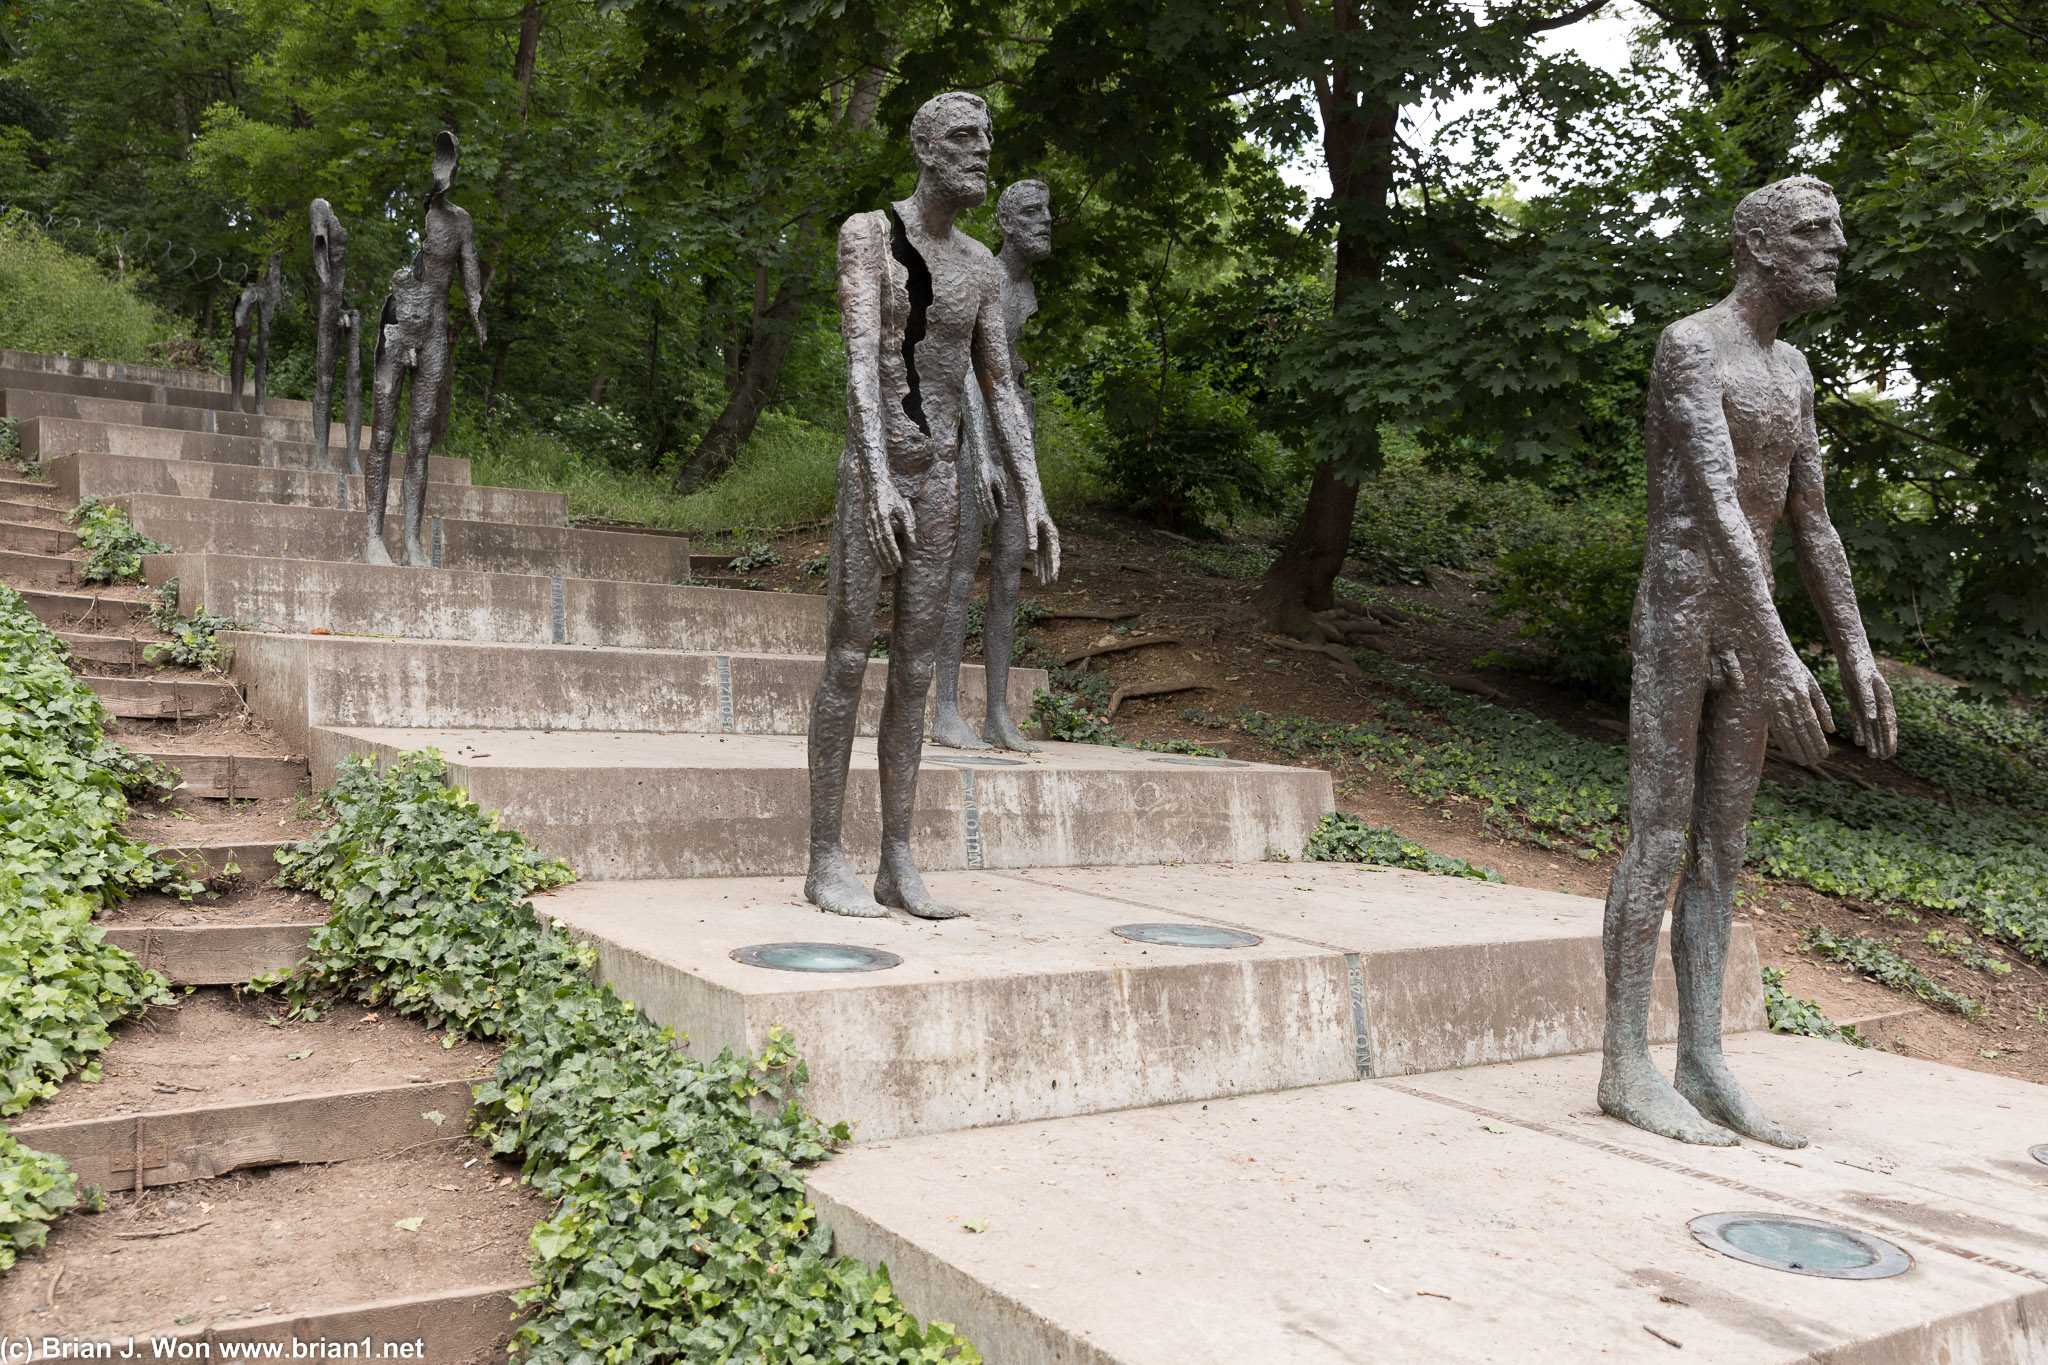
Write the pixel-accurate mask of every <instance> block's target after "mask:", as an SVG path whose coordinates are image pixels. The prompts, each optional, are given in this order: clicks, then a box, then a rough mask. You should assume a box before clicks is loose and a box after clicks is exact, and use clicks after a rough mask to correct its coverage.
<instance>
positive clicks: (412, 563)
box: [405, 539, 434, 569]
mask: <svg viewBox="0 0 2048 1365" xmlns="http://www.w3.org/2000/svg"><path fill="white" fill-rule="evenodd" d="M405 563H406V567H407V568H411V569H431V568H433V567H434V561H433V558H432V557H431V556H430V555H428V554H427V552H426V551H425V550H423V549H421V548H420V543H419V541H418V540H416V539H415V540H408V541H406V542H405Z"/></svg>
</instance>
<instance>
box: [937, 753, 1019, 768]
mask: <svg viewBox="0 0 2048 1365" xmlns="http://www.w3.org/2000/svg"><path fill="white" fill-rule="evenodd" d="M924 761H925V762H926V763H960V764H965V765H967V766H968V767H973V768H1018V767H1022V766H1023V764H1024V760H1023V759H1021V758H983V757H981V756H980V755H978V754H926V755H925V756H924Z"/></svg>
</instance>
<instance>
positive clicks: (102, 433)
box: [18, 417, 469, 488]
mask: <svg viewBox="0 0 2048 1365" xmlns="http://www.w3.org/2000/svg"><path fill="white" fill-rule="evenodd" d="M18 434H19V435H20V437H21V449H22V453H23V454H25V455H34V456H36V457H38V458H40V459H45V460H53V459H55V458H57V457H58V456H62V455H122V456H128V457H130V458H134V459H150V460H201V461H205V462H207V463H210V464H225V465H249V466H256V467H258V468H262V469H284V470H304V471H306V472H307V473H309V474H311V473H314V472H315V470H314V464H313V446H312V442H311V440H310V438H309V439H308V440H305V441H278V440H272V439H269V438H268V437H262V436H229V435H223V434H221V433H218V432H207V431H198V430H193V429H190V428H187V427H167V426H141V425H129V424H123V423H119V422H87V421H80V420H78V419H76V418H71V417H31V418H29V419H28V420H26V421H24V422H22V423H21V427H20V431H19V433H18ZM336 439H337V441H338V440H339V438H338V437H337V438H336ZM335 452H339V454H338V455H336V454H335ZM330 458H335V459H337V461H345V460H346V459H347V452H346V451H345V450H344V449H343V448H342V447H341V446H340V445H338V444H337V445H336V446H335V447H334V451H332V452H330ZM338 467H339V463H337V468H338ZM326 477H329V478H332V477H335V476H334V475H331V474H330V475H327V476H326ZM468 482H469V461H468V460H454V459H448V458H446V457H444V456H440V455H430V456H428V457H427V483H428V486H429V487H430V488H431V487H432V486H433V485H434V484H437V483H454V484H465V483H468Z"/></svg>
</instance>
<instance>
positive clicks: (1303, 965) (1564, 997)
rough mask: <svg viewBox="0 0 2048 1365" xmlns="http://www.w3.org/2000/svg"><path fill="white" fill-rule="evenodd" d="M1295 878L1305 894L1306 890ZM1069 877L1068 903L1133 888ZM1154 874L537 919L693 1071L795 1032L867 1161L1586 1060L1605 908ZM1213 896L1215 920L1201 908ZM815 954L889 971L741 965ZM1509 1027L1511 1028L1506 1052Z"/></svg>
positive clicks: (610, 903) (1537, 896)
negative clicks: (849, 908)
mask: <svg viewBox="0 0 2048 1365" xmlns="http://www.w3.org/2000/svg"><path fill="white" fill-rule="evenodd" d="M1310 869H1313V871H1314V873H1315V877H1314V880H1313V882H1304V881H1302V879H1301V878H1302V874H1303V873H1304V872H1305V871H1308V870H1310ZM1078 871H1079V875H1077V876H1075V877H1073V878H1071V880H1073V881H1076V882H1081V881H1086V880H1088V879H1089V878H1090V876H1091V875H1092V874H1093V873H1095V872H1097V871H1107V872H1111V873H1115V872H1120V871H1123V869H1082V870H1078ZM1169 872H1170V873H1173V874H1175V876H1176V883H1175V887H1174V893H1173V894H1164V895H1162V896H1161V897H1160V898H1159V903H1158V904H1146V903H1142V902H1133V901H1132V900H1130V899H1127V898H1125V897H1121V896H1111V895H1099V894H1092V893H1090V892H1087V891H1084V890H1076V889H1070V888H1068V887H1064V886H1056V885H1050V884H1048V883H1049V882H1051V881H1052V880H1053V879H1054V878H1053V874H1051V873H1048V872H1045V871H1019V870H1012V871H1008V872H935V873H932V874H931V877H930V885H931V886H932V889H933V890H934V892H935V893H936V894H938V895H940V896H942V897H943V898H945V900H946V901H947V903H948V904H951V905H954V906H956V907H958V908H960V909H964V910H966V911H968V912H969V914H968V916H967V917H966V918H962V919H957V920H949V921H945V922H943V923H937V924H929V923H925V922H923V921H918V920H913V919H911V918H910V917H908V916H905V915H896V916H892V917H891V918H889V919H886V920H848V919H840V918H837V917H834V916H829V915H826V914H825V913H824V912H823V911H820V910H818V909H816V908H815V907H813V906H811V905H809V904H807V903H805V902H804V900H803V888H802V881H801V879H800V878H799V877H797V876H793V875H792V876H788V877H783V878H779V879H778V878H734V879H715V880H707V881H680V882H677V881H633V882H585V883H579V884H577V885H573V886H570V887H566V888H563V889H562V890H560V891H558V892H556V893H554V894H553V895H550V896H547V897H544V898H543V899H541V900H540V901H539V902H537V904H538V905H539V906H540V908H541V909H542V911H543V912H544V913H545V914H547V915H549V916H551V917H553V918H554V919H556V920H558V921H560V922H561V923H563V924H565V925H567V926H568V927H569V928H570V929H571V930H573V931H574V932H575V933H577V934H578V935H580V936H582V937H584V938H585V939H587V940H589V941H590V942H591V943H592V944H593V945H595V947H596V948H597V951H598V961H599V970H600V971H601V973H602V974H603V976H604V978H605V979H606V980H608V981H610V982H611V983H612V985H613V986H614V987H615V988H616V989H617V990H618V991H619V992H620V994H621V995H623V996H625V997H627V998H628V999H631V1000H633V1001H634V1002H635V1003H637V1004H638V1005H639V1006H640V1007H641V1008H642V1009H643V1010H645V1011H647V1013H648V1014H649V1015H650V1017H652V1018H654V1019H657V1020H659V1021H660V1022H662V1023H665V1024H669V1025H672V1026H674V1027H675V1028H676V1029H677V1030H678V1031H679V1032H681V1033H682V1034H684V1035H685V1038H686V1046H687V1048H688V1049H689V1051H690V1052H691V1053H692V1054H693V1055H696V1056H699V1057H704V1058H711V1057H715V1056H717V1055H718V1053H719V1051H720V1050H721V1049H723V1048H727V1047H731V1048H735V1049H746V1050H751V1051H753V1052H759V1051H760V1050H761V1049H762V1048H763V1047H764V1046H765V1045H766V1043H767V1040H768V1035H769V1033H770V1031H771V1030H773V1029H775V1028H778V1027H781V1028H787V1029H789V1030H791V1031H792V1032H793V1033H794V1034H795V1035H796V1038H797V1042H798V1045H799V1048H800V1050H801V1052H802V1055H803V1057H804V1059H805V1062H806V1065H807V1066H808V1067H809V1070H810V1075H811V1086H810V1090H809V1092H808V1093H809V1100H808V1103H809V1104H810V1106H811V1108H812V1109H813V1110H814V1111H815V1112H816V1113H818V1114H819V1115H820V1116H821V1117H823V1118H825V1119H826V1120H828V1121H835V1120H838V1119H842V1118H843V1119H852V1120H855V1121H856V1122H857V1124H858V1128H857V1136H859V1137H860V1138H862V1139H867V1140H873V1139H881V1138H888V1137H895V1136H900V1135H904V1134H908V1133H931V1132H944V1131H948V1130H951V1129H956V1128H965V1127H976V1126H980V1125H984V1124H992V1123H1016V1122H1021V1121H1024V1120H1029V1119H1038V1118H1046V1117H1053V1116H1058V1115H1068V1114H1082V1113H1096V1112H1101V1111H1104V1110H1111V1109H1121V1108H1129V1107H1132V1106H1136V1105H1146V1104H1162V1103H1170V1102H1173V1101H1177V1100H1188V1099H1213V1098H1216V1097H1218V1096H1225V1095H1233V1094H1248V1093H1253V1092H1257V1091H1266V1090H1277V1089H1284V1088H1288V1087H1293V1086H1303V1085H1319V1084H1327V1083H1332V1082H1336V1081H1345V1080H1352V1079H1355V1078H1356V1077H1357V1076H1358V1075H1359V1074H1360V1073H1361V1071H1363V1072H1365V1073H1366V1074H1376V1073H1384V1072H1385V1071H1389V1070H1391V1071H1393V1072H1395V1073H1401V1072H1414V1071H1424V1070H1430V1069H1434V1068H1437V1067H1443V1066H1456V1065H1459V1064H1460V1059H1462V1058H1466V1057H1473V1056H1485V1057H1488V1058H1491V1059H1496V1060H1512V1059H1519V1058H1522V1057H1530V1056H1540V1055H1544V1053H1545V1051H1549V1050H1558V1049H1560V1048H1586V1047H1592V1046H1597V1045H1598V1042H1599V1030H1600V990H1601V987H1600V975H1599V964H1600V915H1601V905H1600V903H1599V902H1598V901H1593V900H1590V899H1587V898H1586V897H1582V896H1565V895H1559V894H1556V893H1551V892H1540V891H1524V890H1518V889H1510V888H1506V887H1492V886H1480V885H1477V884H1474V883H1471V882H1462V881H1456V880H1453V879H1450V878H1443V877H1427V876H1424V875H1422V874H1420V873H1412V872H1397V871H1394V870H1392V869H1387V868H1367V867H1357V866H1351V865H1344V864H1311V865H1309V867H1308V868H1304V867H1302V866H1301V865H1298V864H1287V863H1248V864H1240V865H1235V866H1213V865H1212V866H1200V867H1178V868H1148V869H1143V870H1142V871H1139V872H1138V873H1137V875H1138V876H1139V877H1140V878H1142V877H1143V876H1145V875H1148V874H1155V873H1169ZM1211 886H1214V887H1218V888H1227V895H1219V896H1216V897H1213V898H1212V897H1210V896H1208V895H1205V894H1204V890H1205V888H1208V887H1211ZM1304 887H1307V888H1308V889H1307V890H1304V889H1302V888H1304ZM1304 900H1311V901H1315V902H1318V903H1320V908H1319V910H1318V912H1317V917H1319V918H1321V919H1324V920H1326V921H1329V922H1332V923H1335V922H1336V921H1339V920H1342V919H1346V918H1348V919H1349V920H1350V921H1351V923H1350V924H1349V925H1348V926H1343V927H1344V929H1345V931H1346V932H1345V933H1344V936H1343V937H1342V938H1341V940H1340V944H1341V945H1343V946H1333V945H1332V944H1330V943H1325V942H1320V941H1317V940H1315V939H1312V938H1305V937H1302V936H1300V935H1298V934H1295V933H1290V932H1288V929H1289V928H1292V927H1293V926H1294V924H1295V921H1296V920H1297V919H1298V918H1299V915H1300V912H1299V910H1298V905H1299V903H1300V902H1302V901H1304ZM1134 922H1138V923H1143V922H1167V923H1193V924H1216V925H1225V926H1228V927H1232V928H1237V929H1243V930H1247V931H1250V932H1251V933H1253V934H1256V935H1259V936H1261V937H1262V939H1263V941H1262V942H1260V943H1258V944H1256V945H1253V946H1248V947H1244V948H1176V947H1168V946H1162V945H1148V944H1142V943H1135V942H1131V941H1129V940H1126V939H1123V938H1120V937H1118V936H1116V935H1115V934H1114V933H1112V932H1111V929H1112V928H1113V927H1114V926H1116V925H1119V924H1129V923H1134ZM1418 924H1421V925H1426V927H1421V928H1418V927H1417V926H1418ZM820 940H822V941H828V942H833V943H848V944H856V945H860V946H863V947H872V948H882V949H886V950H888V951H890V952H893V953H895V954H897V955H898V956H900V957H902V958H903V959H904V960H903V963H902V965H900V966H897V967H892V968H889V969H887V970H882V971H871V972H858V973H844V974H825V973H803V972H779V971H770V970H766V969H762V968H758V967H752V966H746V965H742V964H741V963H738V962H736V961H734V960H733V958H732V956H731V955H732V953H733V951H734V950H735V949H739V948H744V947H747V946H749V945H752V944H760V943H775V942H806V941H820ZM1504 949H1508V950H1513V949H1520V950H1524V951H1527V952H1529V954H1530V955H1531V956H1532V957H1534V958H1536V959H1538V960H1543V961H1549V962H1552V963H1558V962H1562V963H1565V964H1568V966H1569V967H1570V968H1571V970H1568V971H1567V972H1565V973H1564V974H1562V976H1561V978H1560V979H1556V980H1547V981H1546V980H1537V979H1533V978H1530V977H1526V976H1513V975H1509V976H1503V975H1502V974H1499V973H1492V974H1489V973H1488V970H1487V968H1488V965H1489V964H1490V962H1491V961H1492V960H1493V959H1494V958H1496V957H1497V956H1499V955H1500V954H1501V953H1502V952H1503V950H1504ZM1734 958H1735V960H1734V963H1733V965H1732V966H1731V969H1730V975H1731V978H1732V979H1735V980H1738V981H1742V982H1746V983H1748V989H1747V991H1738V992H1737V996H1738V999H1737V1000H1736V1001H1735V1002H1733V1006H1732V1008H1730V1010H1729V1011H1728V1027H1729V1028H1730V1029H1731V1030H1739V1029H1746V1028H1760V1027H1762V1025H1763V1015H1762V1008H1761V996H1760V991H1759V988H1758V985H1757V982H1758V978H1759V973H1758V970H1757V962H1756V951H1755V945H1754V941H1753V940H1752V939H1751V938H1750V936H1749V934H1748V932H1747V930H1746V929H1745V930H1743V931H1741V932H1740V935H1739V938H1738V941H1737V944H1736V951H1735V954H1734ZM1404 972H1405V973H1411V974H1414V975H1416V976H1419V977H1421V978H1423V979H1425V980H1429V981H1440V980H1448V979H1455V978H1457V977H1459V976H1462V975H1470V976H1472V977H1474V978H1475V982H1474V984H1475V989H1473V990H1470V991H1466V992H1461V993H1458V994H1456V995H1454V996H1453V997H1451V998H1449V999H1444V1000H1439V999H1436V998H1433V997H1431V996H1429V995H1427V994H1425V993H1422V992H1418V991H1415V990H1413V989H1404V988H1403V983H1402V982H1401V981H1400V980H1399V974H1400V973H1404ZM1354 982H1355V983H1356V985H1357V988H1358V994H1357V995H1356V996H1354V993H1353V991H1354ZM1482 996H1483V998H1481V997H1482ZM1502 1011H1506V1012H1509V1013H1512V1014H1513V1015H1514V1016H1515V1017H1517V1018H1518V1019H1523V1020H1526V1021H1527V1023H1526V1026H1524V1027H1522V1028H1520V1029H1518V1030H1514V1031H1512V1032H1510V1033H1508V1034H1506V1035H1503V1034H1502V1032H1501V1031H1500V1030H1499V1028H1498V1026H1497V1022H1496V1016H1497V1014H1498V1013H1499V1012H1502ZM1676 1018H1677V1015H1676V999H1675V992H1674V988H1673V984H1672V980H1671V968H1670V959H1669V955H1668V952H1667V953H1666V955H1665V956H1664V957H1663V959H1662V960H1661V961H1660V964H1659V978H1658V994H1657V998H1656V1002H1655V1007H1654V1011H1653V1017H1652V1028H1653V1030H1654V1033H1655V1036H1657V1037H1659V1038H1668V1037H1670V1036H1672V1033H1673V1031H1674V1029H1675V1027H1676Z"/></svg>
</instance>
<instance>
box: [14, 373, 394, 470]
mask: <svg viewBox="0 0 2048 1365" xmlns="http://www.w3.org/2000/svg"><path fill="white" fill-rule="evenodd" d="M73 382H83V381H73ZM132 387H136V388H140V387H143V386H140V385H137V386H132ZM214 396H215V397H217V398H219V399H220V401H221V404H222V406H219V407H210V406H193V405H190V404H185V403H175V402H172V403H165V402H157V401H152V400H150V399H147V398H133V397H128V398H119V397H99V396H95V395H92V394H85V393H77V392H72V391H65V390H55V389H45V388H39V387H34V386H23V385H22V384H21V382H20V376H16V377H15V381H14V382H13V383H12V384H6V385H4V386H0V412H4V414H5V415H6V416H8V417H13V418H16V419H18V420H19V421H20V422H21V423H22V424H23V425H26V424H27V423H28V421H29V419H30V418H32V417H63V418H70V419H71V420H73V421H80V422H104V423H108V424H111V425H114V426H129V427H172V428H176V429H178V430H183V431H201V432H210V433H214V434H217V435H222V436H255V437H260V438H262V439H264V440H269V441H297V442H308V443H309V442H311V441H312V439H313V422H312V419H311V418H310V417H304V416H300V417H285V416H278V415H272V414H264V415H262V416H258V415H257V414H256V413H253V412H229V411H227V410H226V408H225V404H226V402H227V396H226V395H225V394H217V395H214ZM364 429H365V430H368V427H367V426H365V428H364ZM330 430H331V431H332V433H333V436H332V439H333V441H334V443H335V446H336V448H337V449H341V448H343V443H344V442H345V441H346V440H347V429H346V428H345V427H344V425H343V424H342V423H340V422H335V423H333V424H332V426H331V428H330ZM366 439H367V438H366ZM60 453H62V452H60Z"/></svg>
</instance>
